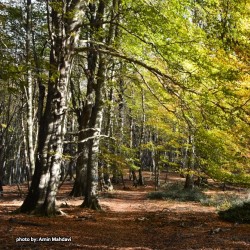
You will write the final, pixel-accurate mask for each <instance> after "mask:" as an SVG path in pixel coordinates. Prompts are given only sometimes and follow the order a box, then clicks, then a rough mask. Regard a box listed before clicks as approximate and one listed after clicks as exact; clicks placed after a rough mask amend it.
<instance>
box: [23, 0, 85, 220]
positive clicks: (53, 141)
mask: <svg viewBox="0 0 250 250" xmlns="http://www.w3.org/2000/svg"><path fill="white" fill-rule="evenodd" d="M69 2H70V1H67V2H66V3H64V4H65V6H63V9H64V10H65V11H66V9H67V10H69V11H71V12H70V13H71V17H72V13H73V12H72V10H74V9H75V11H74V14H75V15H78V14H79V12H80V10H78V8H79V7H81V6H80V3H81V2H82V1H74V2H72V4H71V5H69ZM66 5H67V6H66ZM57 11H58V10H57V9H52V10H51V13H48V16H50V17H51V24H50V25H49V33H50V35H51V37H50V39H51V51H50V66H51V67H50V72H49V82H48V93H47V100H46V107H45V111H44V114H43V116H42V117H41V120H40V124H39V134H38V150H37V151H38V152H37V156H36V165H35V172H34V175H33V178H32V183H31V187H30V189H29V193H28V195H27V197H26V199H25V200H24V202H23V204H22V206H21V207H20V209H19V210H20V212H28V213H34V214H40V215H46V216H51V215H55V214H56V213H57V208H56V206H55V200H56V194H57V191H58V186H59V181H60V170H61V162H62V155H63V140H64V135H65V130H66V128H65V124H66V123H65V119H66V112H67V105H68V104H67V102H68V100H67V97H68V94H67V91H68V82H69V75H70V70H71V64H72V57H73V53H74V47H75V44H76V42H77V39H78V34H77V30H75V27H76V24H77V20H76V19H75V17H74V16H73V17H72V19H70V18H69V15H66V13H64V14H65V16H67V17H66V18H64V15H63V13H61V11H60V12H57ZM73 30H74V32H73Z"/></svg>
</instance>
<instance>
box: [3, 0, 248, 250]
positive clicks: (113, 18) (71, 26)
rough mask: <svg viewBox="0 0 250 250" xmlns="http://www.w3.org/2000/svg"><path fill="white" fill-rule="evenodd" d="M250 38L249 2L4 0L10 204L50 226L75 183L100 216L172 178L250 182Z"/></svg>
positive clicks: (193, 187) (188, 182)
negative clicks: (112, 204) (118, 201)
mask: <svg viewBox="0 0 250 250" xmlns="http://www.w3.org/2000/svg"><path fill="white" fill-rule="evenodd" d="M249 41H250V3H249V2H248V1H245V0H237V1H236V0H184V1H177V0H167V1H162V0H137V1H132V0H60V1H59V0H44V1H38V0H2V1H1V3H0V50H1V53H0V182H1V185H0V186H3V188H2V189H3V193H2V194H3V197H0V199H2V198H3V199H5V191H4V190H5V189H6V188H7V189H8V188H10V189H11V188H12V187H17V190H18V191H17V193H19V195H20V196H22V199H21V203H18V206H17V207H16V210H15V213H17V214H21V216H24V214H25V216H27V214H28V215H36V216H43V217H44V219H45V218H46V219H45V220H48V221H49V219H48V218H51V217H54V216H57V215H64V211H63V209H60V207H59V206H58V205H57V198H58V195H59V194H60V192H63V191H62V190H64V189H63V188H65V187H67V195H68V196H69V197H72V199H74V198H77V197H78V199H79V201H81V202H80V204H79V208H80V209H81V211H88V213H91V216H92V213H95V212H96V211H103V208H105V205H104V206H103V202H100V199H102V194H105V195H106V196H108V195H110V196H112V195H114V192H115V190H116V189H117V187H120V189H121V190H122V189H123V190H124V192H128V193H130V192H129V191H128V190H132V191H135V192H136V190H142V189H143V190H144V189H147V185H149V183H151V184H152V190H150V191H152V193H150V194H149V196H150V195H151V196H154V197H156V196H157V195H158V196H159V195H162V193H161V190H162V187H163V186H164V185H163V183H164V180H165V183H166V182H167V180H168V179H169V178H170V179H171V178H173V176H174V177H176V176H178V178H181V180H182V181H181V187H179V186H178V185H179V184H180V183H177V184H178V185H176V190H178V192H182V191H183V192H189V193H191V194H192V193H195V192H196V191H197V188H201V187H208V186H210V184H211V183H213V184H214V185H215V186H216V185H217V184H218V187H221V188H222V189H223V190H226V189H227V187H230V188H231V189H237V190H238V189H240V190H241V189H242V190H247V189H248V188H249V186H250V126H249V125H250V74H249V72H250V64H249V62H250V42H249ZM132 191H131V192H132ZM153 191H155V192H153ZM0 192H1V190H0ZM65 193H66V192H65ZM59 196H60V195H59ZM100 197H101V198H100ZM161 199H165V198H164V197H161ZM242 202H245V203H244V204H245V208H246V210H245V211H244V214H247V216H249V217H247V216H246V217H247V218H246V221H247V222H250V205H249V204H250V196H248V198H244V199H242ZM65 206H66V207H67V206H68V204H67V202H66V203H65ZM77 209H78V208H77ZM92 210H93V211H92ZM12 212H13V211H12ZM47 217H48V218H47ZM22 218H23V217H22ZM25 218H26V217H25ZM27 218H29V217H27ZM88 218H89V217H88ZM142 218H147V217H142ZM143 220H144V219H143ZM249 244H250V243H249V241H248V246H249ZM10 249H11V248H10ZM44 249H47V248H44ZM76 249H78V248H76ZM86 249H88V248H86ZM98 249H100V248H98ZM110 249H113V248H110ZM114 249H116V248H114ZM124 249H125V248H124ZM131 249H132V248H131ZM133 249H134V248H133ZM143 249H144V248H143ZM145 249H151V248H145ZM152 249H154V248H152ZM157 249H161V248H160V247H158V248H157ZM166 249H175V248H166ZM176 249H180V248H176ZM183 249H188V248H183ZM190 249H191V248H190ZM192 249H193V248H192ZM230 249H234V248H230ZM237 249H239V248H237ZM242 249H243V248H242Z"/></svg>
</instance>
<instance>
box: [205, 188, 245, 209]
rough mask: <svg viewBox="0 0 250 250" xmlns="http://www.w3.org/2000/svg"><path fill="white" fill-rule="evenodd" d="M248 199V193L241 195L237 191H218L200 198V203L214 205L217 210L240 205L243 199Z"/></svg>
mask: <svg viewBox="0 0 250 250" xmlns="http://www.w3.org/2000/svg"><path fill="white" fill-rule="evenodd" d="M246 200H248V195H246V196H244V195H243V196H242V195H240V194H237V193H235V192H234V193H226V192H223V193H218V194H213V195H209V196H207V197H206V198H204V199H202V200H201V204H202V205H205V206H214V207H216V209H217V210H219V211H220V210H223V211H224V210H227V209H229V208H230V207H234V206H240V205H242V204H243V202H244V201H246Z"/></svg>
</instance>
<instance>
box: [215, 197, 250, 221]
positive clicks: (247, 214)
mask: <svg viewBox="0 0 250 250" xmlns="http://www.w3.org/2000/svg"><path fill="white" fill-rule="evenodd" d="M219 216H220V218H222V219H224V220H227V221H231V222H238V223H250V202H245V203H243V204H241V205H237V206H233V207H231V208H229V209H227V210H225V211H220V212H219Z"/></svg>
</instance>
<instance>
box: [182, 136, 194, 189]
mask: <svg viewBox="0 0 250 250" xmlns="http://www.w3.org/2000/svg"><path fill="white" fill-rule="evenodd" d="M194 150H195V148H194V137H193V135H190V136H189V137H188V149H187V171H188V173H187V175H186V181H185V185H184V188H185V189H193V188H194V175H193V171H194V153H195V152H194Z"/></svg>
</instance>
